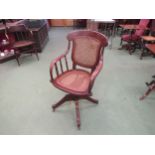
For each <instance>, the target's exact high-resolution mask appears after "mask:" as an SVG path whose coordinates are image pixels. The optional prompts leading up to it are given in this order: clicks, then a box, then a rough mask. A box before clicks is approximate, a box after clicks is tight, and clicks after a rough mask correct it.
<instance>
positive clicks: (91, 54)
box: [67, 30, 108, 69]
mask: <svg viewBox="0 0 155 155" xmlns="http://www.w3.org/2000/svg"><path fill="white" fill-rule="evenodd" d="M67 39H68V40H69V41H71V42H72V61H73V64H74V65H79V66H81V67H87V68H90V69H93V68H94V67H95V66H96V65H97V64H98V61H99V58H100V57H101V56H102V54H103V51H104V47H105V46H107V44H108V43H107V38H106V37H105V36H104V35H103V34H101V33H99V32H95V31H91V30H79V31H73V32H71V33H69V34H68V36H67Z"/></svg>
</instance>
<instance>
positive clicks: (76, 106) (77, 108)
mask: <svg viewBox="0 0 155 155" xmlns="http://www.w3.org/2000/svg"><path fill="white" fill-rule="evenodd" d="M75 110H76V123H77V127H78V129H80V126H81V120H80V110H79V102H78V100H75Z"/></svg>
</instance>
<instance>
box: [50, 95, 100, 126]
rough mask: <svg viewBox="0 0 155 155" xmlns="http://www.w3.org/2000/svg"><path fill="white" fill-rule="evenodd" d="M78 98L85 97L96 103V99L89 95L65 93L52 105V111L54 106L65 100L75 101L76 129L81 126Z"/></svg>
mask: <svg viewBox="0 0 155 155" xmlns="http://www.w3.org/2000/svg"><path fill="white" fill-rule="evenodd" d="M80 99H86V100H88V101H90V102H92V103H94V104H98V100H96V99H94V98H92V97H90V96H89V95H86V96H76V95H73V94H67V95H66V96H64V97H63V98H62V99H61V100H60V101H58V102H57V103H56V104H54V105H53V106H52V109H53V111H55V109H56V108H58V107H59V106H61V105H62V104H64V103H65V102H66V101H74V102H75V110H76V123H77V127H78V129H80V126H81V120H80V110H79V102H78V101H79V100H80Z"/></svg>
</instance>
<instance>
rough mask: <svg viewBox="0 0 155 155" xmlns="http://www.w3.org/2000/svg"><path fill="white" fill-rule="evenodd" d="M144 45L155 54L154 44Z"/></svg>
mask: <svg viewBox="0 0 155 155" xmlns="http://www.w3.org/2000/svg"><path fill="white" fill-rule="evenodd" d="M145 47H146V48H147V49H149V50H150V51H151V52H152V53H153V54H155V44H146V45H145Z"/></svg>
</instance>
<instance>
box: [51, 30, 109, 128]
mask: <svg viewBox="0 0 155 155" xmlns="http://www.w3.org/2000/svg"><path fill="white" fill-rule="evenodd" d="M67 39H68V48H67V50H66V53H65V54H63V55H61V56H60V57H58V58H57V59H55V60H54V61H53V62H52V63H51V65H50V76H51V80H50V81H51V83H52V84H53V85H54V86H55V87H57V88H58V89H60V90H62V91H64V92H66V93H68V94H67V95H66V96H65V97H63V98H62V99H61V100H60V101H59V102H58V103H56V104H54V105H53V106H52V108H53V111H55V109H56V108H57V107H59V106H60V105H62V104H63V103H64V102H65V101H71V100H73V101H75V107H76V119H77V127H78V128H80V124H81V123H80V111H79V102H78V101H79V100H80V99H87V100H89V101H91V102H93V103H95V104H96V103H98V101H97V100H96V99H93V98H91V96H92V92H91V89H92V87H93V84H94V81H95V79H96V77H97V76H98V74H99V72H100V71H101V69H102V66H103V52H104V48H105V47H106V46H107V39H106V37H105V36H104V35H102V34H101V33H98V32H93V31H90V30H81V31H74V32H71V33H70V34H68V36H67ZM71 44H72V46H71ZM70 50H71V52H72V53H71V58H72V67H71V68H70V67H69V65H68V61H67V54H68V53H69V51H70ZM63 61H64V63H63ZM63 64H64V65H63ZM79 67H82V69H80V68H79ZM88 69H89V71H88ZM54 71H55V72H56V74H54Z"/></svg>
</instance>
